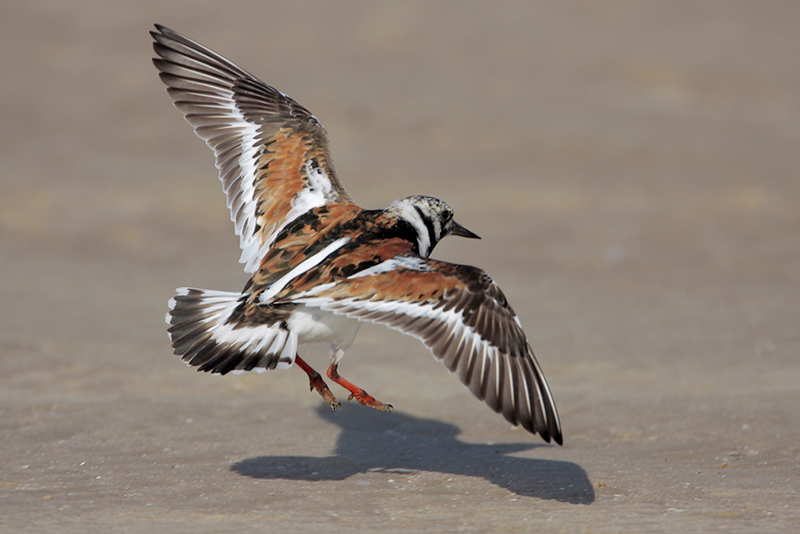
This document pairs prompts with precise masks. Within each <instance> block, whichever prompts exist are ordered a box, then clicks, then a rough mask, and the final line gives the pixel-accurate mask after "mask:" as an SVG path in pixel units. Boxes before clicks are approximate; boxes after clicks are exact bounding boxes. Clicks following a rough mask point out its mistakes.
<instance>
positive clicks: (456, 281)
mask: <svg viewBox="0 0 800 534" xmlns="http://www.w3.org/2000/svg"><path fill="white" fill-rule="evenodd" d="M398 258H399V257H395V258H392V259H390V260H386V262H385V265H379V266H375V267H373V268H372V269H371V270H370V271H369V272H367V271H365V272H363V273H360V272H356V273H354V274H352V275H350V276H349V277H348V278H346V279H340V280H339V281H338V282H336V283H333V284H331V287H329V288H327V289H325V290H324V291H315V292H314V293H313V294H311V293H308V294H304V293H302V292H301V293H299V294H296V295H293V296H292V297H291V301H293V302H302V303H304V304H305V305H307V306H312V307H318V308H320V309H323V310H326V311H330V312H332V313H335V314H340V315H346V316H349V317H352V318H355V319H359V320H361V321H369V322H373V323H378V324H384V325H386V326H389V327H390V328H393V329H395V330H399V331H401V332H403V333H405V334H409V335H412V336H414V337H417V338H418V339H420V340H421V341H422V342H423V343H424V344H425V345H426V346H427V347H428V348H429V349H430V350H431V352H433V354H434V356H435V357H436V358H437V359H439V360H440V361H441V362H442V363H443V364H444V365H445V367H446V368H447V369H448V370H449V371H450V372H452V373H454V374H455V375H456V376H458V378H459V379H460V380H461V381H462V383H463V384H464V385H465V386H467V387H468V388H469V389H470V391H472V393H473V394H474V395H475V396H476V397H478V398H479V399H481V400H483V401H484V402H486V404H488V405H489V407H491V408H492V409H493V410H494V411H496V412H499V413H501V414H502V415H503V417H505V418H506V420H508V421H509V422H511V423H512V424H515V425H522V426H523V427H524V428H526V429H527V430H529V431H531V432H533V433H538V434H540V435H541V436H542V438H544V439H545V440H546V441H550V439H553V440H555V441H556V442H557V443H562V434H561V423H560V421H559V418H558V413H557V411H556V407H555V403H554V401H553V397H552V394H551V392H550V387H549V386H548V384H547V381H546V380H545V377H544V375H543V374H542V372H541V368H540V367H539V363H538V362H537V361H536V357H535V356H534V354H533V351H532V350H531V347H530V344H529V343H528V340H527V337H526V336H525V332H524V331H523V330H522V327H521V326H520V323H519V320H518V319H517V316H516V314H515V313H514V310H513V309H512V308H511V307H510V306H509V305H508V302H507V301H506V298H505V296H504V295H503V293H502V291H501V290H500V288H499V287H498V286H497V285H496V284H495V283H494V282H493V281H492V279H491V278H490V277H489V276H488V275H487V274H486V273H485V272H483V271H481V270H480V269H477V268H475V267H468V266H463V265H454V264H449V263H444V262H438V261H435V260H431V259H421V260H419V261H414V262H409V261H401V260H400V259H398Z"/></svg>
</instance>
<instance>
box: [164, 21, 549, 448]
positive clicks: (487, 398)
mask: <svg viewBox="0 0 800 534" xmlns="http://www.w3.org/2000/svg"><path fill="white" fill-rule="evenodd" d="M155 28H156V29H155V31H151V32H150V34H151V36H152V38H153V49H154V51H155V54H156V57H154V58H153V63H154V64H155V67H156V68H157V69H158V71H159V76H160V78H161V80H162V81H163V82H164V84H166V86H167V89H166V90H167V92H168V94H169V96H170V97H171V98H172V100H173V103H174V105H175V106H176V107H177V108H178V109H179V110H180V112H181V113H182V114H183V116H184V118H185V119H186V121H188V122H189V124H190V125H191V126H192V127H193V128H194V132H195V133H196V134H197V136H199V137H200V138H201V139H202V140H204V141H205V143H206V144H207V145H208V146H209V147H210V148H211V149H212V151H213V152H214V156H215V163H216V168H217V170H218V172H219V179H220V181H221V182H222V187H223V191H224V193H225V195H226V199H227V205H228V208H229V209H230V216H231V221H232V222H233V224H234V228H235V231H236V234H237V235H238V238H239V245H240V248H241V257H240V258H239V261H240V262H241V263H243V264H244V270H245V272H246V273H247V274H248V275H249V276H250V278H249V280H248V281H247V282H246V284H245V286H244V288H243V290H242V291H240V292H230V291H217V290H206V289H197V288H189V287H182V288H178V289H177V291H176V294H175V295H174V296H173V297H172V298H171V299H170V300H169V311H168V312H167V317H166V321H167V324H168V333H169V338H170V341H171V344H172V349H173V351H174V353H175V354H176V355H178V356H180V357H181V358H182V360H184V361H185V362H186V363H187V364H188V365H189V366H192V367H196V368H197V370H198V371H205V372H210V373H214V374H220V375H224V374H227V373H229V372H230V373H243V372H247V371H256V372H264V371H267V370H272V369H287V368H290V367H293V366H295V365H296V366H297V367H299V368H300V369H301V370H303V371H304V372H305V373H306V375H307V376H308V380H309V387H310V389H311V390H312V391H316V392H317V393H319V394H320V396H321V397H322V398H323V399H324V400H325V402H327V403H328V404H329V405H330V406H331V407H332V408H333V409H336V408H338V407H339V406H340V402H339V401H338V399H337V398H336V397H335V395H334V394H333V392H332V391H331V389H330V388H329V387H328V385H327V384H326V382H325V380H324V378H323V377H322V375H320V373H318V372H317V371H315V370H314V369H313V368H312V367H311V366H310V365H309V364H308V363H307V362H306V361H305V360H304V359H303V358H301V357H300V354H299V353H298V346H299V345H300V344H304V343H311V342H325V343H328V344H329V346H330V348H331V356H330V365H329V367H328V370H327V373H326V375H327V377H328V378H329V379H330V380H332V381H333V382H334V383H336V384H338V385H340V386H342V387H343V388H344V389H346V390H347V391H348V392H349V393H350V395H349V397H348V400H355V401H357V402H358V403H360V404H362V405H364V406H368V407H371V408H374V409H376V410H380V411H389V410H391V409H392V405H390V404H385V403H383V402H381V401H379V400H377V399H376V398H374V397H373V396H372V395H370V394H369V393H367V391H366V390H364V389H362V388H360V387H358V386H356V385H354V384H352V383H351V382H349V381H348V380H346V379H345V378H343V377H342V376H341V375H340V374H339V366H340V363H341V361H342V357H343V356H344V354H345V351H346V350H347V349H348V348H349V347H350V346H351V344H352V343H353V340H354V338H355V336H356V333H357V331H358V328H359V326H360V324H361V323H362V322H370V323H375V324H381V325H385V326H387V327H389V328H392V329H394V330H398V331H400V332H402V333H404V334H407V335H410V336H413V337H415V338H417V339H419V340H420V341H421V342H422V343H423V344H424V345H425V346H426V347H427V348H428V349H429V350H430V351H431V352H432V353H433V355H434V357H435V358H436V359H438V360H439V361H440V362H442V363H443V364H444V366H445V367H446V368H447V370H448V371H450V372H451V373H452V374H455V375H456V376H457V377H458V378H459V379H460V380H461V382H462V383H463V384H464V385H465V386H466V387H467V388H468V389H469V390H470V391H471V392H472V393H473V394H474V395H475V396H476V397H477V398H478V399H480V400H483V401H484V402H485V403H486V404H487V405H488V406H489V407H490V408H491V409H492V410H494V411H495V412H498V413H500V414H502V416H503V417H504V418H505V419H506V420H507V421H508V422H510V423H511V424H513V425H516V426H522V427H523V428H524V429H526V430H528V431H529V432H531V433H532V434H534V435H535V434H538V435H539V436H540V437H541V438H542V439H543V440H544V441H546V442H548V443H549V442H550V440H551V439H552V440H553V441H555V442H556V443H558V444H559V445H561V444H563V438H562V432H561V422H560V420H559V416H558V412H557V410H556V405H555V402H554V400H553V395H552V393H551V391H550V387H549V386H548V384H547V380H546V379H545V376H544V373H543V372H542V369H541V367H540V365H539V362H538V361H537V359H536V357H535V356H534V353H533V350H532V349H531V346H530V343H529V342H528V338H527V336H526V335H525V332H524V330H523V328H522V325H521V323H520V320H519V318H518V317H517V314H516V313H515V312H514V310H513V309H512V308H511V306H510V305H509V303H508V301H507V299H506V297H505V295H504V293H503V292H502V290H501V289H500V288H499V287H498V285H497V284H496V283H495V282H494V280H493V279H492V278H491V277H490V276H489V275H488V274H487V273H486V272H485V271H483V270H481V269H479V268H477V267H472V266H469V265H458V264H454V263H448V262H444V261H439V260H436V259H433V258H431V257H430V254H431V252H432V251H433V249H434V247H435V246H436V244H437V243H438V242H439V241H440V240H442V239H443V238H444V237H446V236H459V237H464V238H472V239H475V238H478V235H477V234H475V233H473V232H472V231H470V230H468V229H466V228H465V227H464V226H462V225H460V224H459V223H457V222H456V221H455V220H454V219H453V209H452V208H451V207H450V206H449V205H448V204H447V203H446V202H444V201H442V200H439V199H436V198H433V197H430V196H423V195H413V196H408V197H404V198H400V199H398V200H395V201H394V202H392V203H391V204H389V206H388V207H386V208H384V209H364V208H361V207H360V206H358V205H357V204H356V203H355V202H354V201H353V200H352V199H351V197H350V195H349V194H348V193H347V192H346V191H345V190H344V188H343V187H342V185H341V183H340V181H339V178H338V177H337V174H336V171H335V170H334V166H333V162H332V160H331V156H330V151H329V140H328V134H327V131H326V130H325V128H324V127H323V126H322V124H321V123H320V121H319V120H318V119H317V118H316V117H315V116H314V115H313V114H312V113H311V112H310V111H308V109H306V108H305V107H303V106H302V105H300V104H299V103H297V102H296V101H295V100H293V99H292V98H291V97H289V96H287V95H286V94H284V93H282V92H280V91H279V90H277V89H275V88H274V87H272V86H271V85H268V84H266V83H265V82H263V81H261V80H260V79H259V78H257V77H256V76H254V75H252V74H250V73H249V72H248V71H246V70H244V69H243V68H241V67H239V66H238V65H236V64H234V63H233V62H231V61H229V60H227V59H226V58H224V57H223V56H221V55H219V54H217V53H216V52H214V51H212V50H211V49H209V48H207V47H205V46H203V45H201V44H200V43H198V42H196V41H194V40H192V39H190V38H188V37H186V36H184V35H182V34H180V33H178V32H176V31H174V30H171V29H170V28H167V27H165V26H163V25H160V24H156V25H155Z"/></svg>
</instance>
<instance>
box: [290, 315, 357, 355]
mask: <svg viewBox="0 0 800 534" xmlns="http://www.w3.org/2000/svg"><path fill="white" fill-rule="evenodd" d="M359 326H361V324H360V323H359V322H358V321H356V320H355V319H348V318H347V317H344V316H342V315H334V314H332V313H329V312H325V311H322V310H320V309H317V308H307V307H306V306H303V305H300V306H297V308H295V309H294V310H292V315H291V316H290V317H289V321H288V327H289V330H291V331H292V332H294V333H295V334H296V335H297V341H298V342H300V343H315V342H328V343H330V344H331V345H333V346H334V347H335V348H337V349H342V350H344V349H346V348H347V347H349V346H350V345H351V344H352V343H353V339H354V338H355V337H356V333H357V332H358V327H359Z"/></svg>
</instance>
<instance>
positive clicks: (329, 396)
mask: <svg viewBox="0 0 800 534" xmlns="http://www.w3.org/2000/svg"><path fill="white" fill-rule="evenodd" d="M294 363H296V364H297V365H298V367H300V369H302V370H303V371H305V372H306V374H307V375H308V383H309V385H310V386H311V391H314V390H315V389H316V390H317V393H319V394H320V395H321V396H322V398H323V399H325V402H327V403H328V404H330V406H331V408H333V409H334V410H335V409H336V408H339V407H340V406H341V404H339V401H338V400H336V397H334V396H333V393H331V390H330V389H328V384H326V383H325V381H324V380H322V376H321V375H320V374H319V373H318V372H316V371H315V370H314V369H312V368H311V366H310V365H308V364H307V363H306V362H305V361H303V359H302V358H301V357H300V355H299V354H298V355H297V356H295V358H294Z"/></svg>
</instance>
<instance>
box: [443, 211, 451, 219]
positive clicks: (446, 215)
mask: <svg viewBox="0 0 800 534" xmlns="http://www.w3.org/2000/svg"><path fill="white" fill-rule="evenodd" d="M442 215H443V216H444V220H446V221H449V220H450V219H452V218H453V211H452V210H444V213H442Z"/></svg>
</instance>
